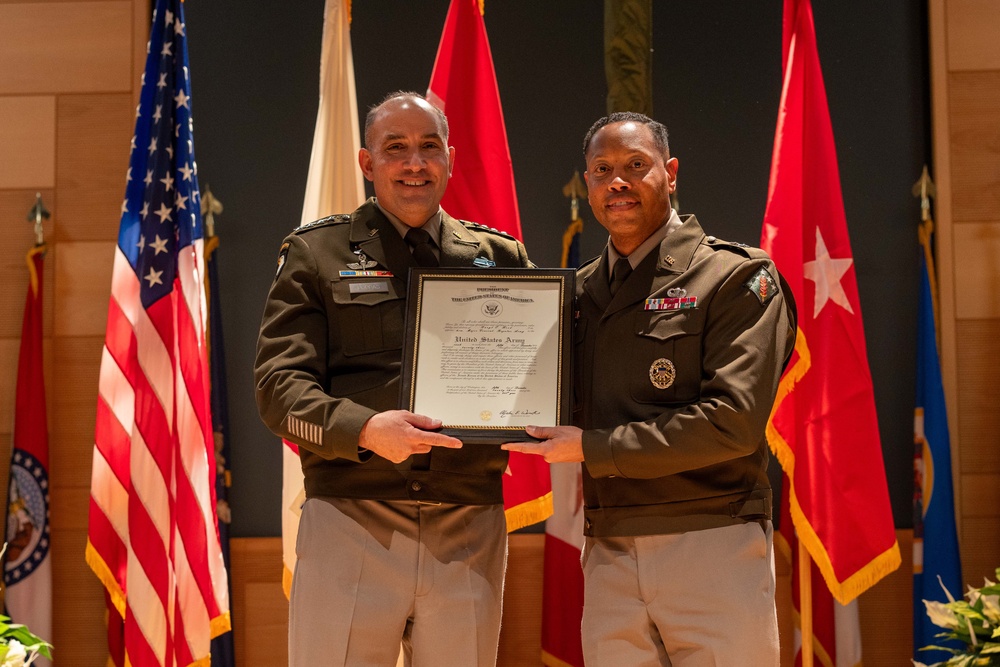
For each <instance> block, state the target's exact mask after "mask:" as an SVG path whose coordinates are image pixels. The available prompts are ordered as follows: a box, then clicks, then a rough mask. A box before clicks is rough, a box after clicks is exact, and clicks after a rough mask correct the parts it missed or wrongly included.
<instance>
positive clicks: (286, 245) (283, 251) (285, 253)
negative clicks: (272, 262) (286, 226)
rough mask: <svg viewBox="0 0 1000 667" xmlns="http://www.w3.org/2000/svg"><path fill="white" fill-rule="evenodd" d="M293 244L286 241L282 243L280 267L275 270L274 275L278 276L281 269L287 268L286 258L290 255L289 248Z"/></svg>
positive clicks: (279, 257)
mask: <svg viewBox="0 0 1000 667" xmlns="http://www.w3.org/2000/svg"><path fill="white" fill-rule="evenodd" d="M291 245H292V244H291V243H289V242H288V241H285V242H284V243H282V244H281V250H279V251H278V268H277V269H276V270H275V272H274V277H275V278H277V277H278V276H280V275H281V269H283V268H285V258H286V257H288V248H289V247H290V246H291Z"/></svg>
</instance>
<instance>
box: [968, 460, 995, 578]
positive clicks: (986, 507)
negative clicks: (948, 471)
mask: <svg viewBox="0 0 1000 667" xmlns="http://www.w3.org/2000/svg"><path fill="white" fill-rule="evenodd" d="M960 507H961V510H962V514H964V515H965V516H968V517H983V518H985V517H993V518H994V519H996V518H997V517H1000V473H990V474H976V473H965V474H963V475H962V502H961V505H960ZM996 560H997V566H998V567H1000V553H997V554H996Z"/></svg>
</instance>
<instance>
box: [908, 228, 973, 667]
mask: <svg viewBox="0 0 1000 667" xmlns="http://www.w3.org/2000/svg"><path fill="white" fill-rule="evenodd" d="M931 224H932V223H930V221H928V222H927V223H925V225H926V226H925V227H924V228H922V229H921V233H920V240H921V244H922V245H923V246H924V248H923V252H922V253H921V260H920V283H921V284H920V307H919V318H918V332H917V401H916V411H915V413H914V419H913V441H914V447H915V451H914V457H913V466H914V471H913V472H914V490H913V645H914V658H915V659H916V660H918V661H919V662H923V663H927V664H931V663H933V662H939V661H944V660H947V659H948V658H949V657H951V656H950V655H949V654H948V653H945V652H944V651H920V650H918V649H920V648H921V647H923V646H927V645H930V644H936V645H938V646H954V647H955V648H959V649H960V648H962V646H961V645H959V644H957V643H953V642H947V641H945V640H943V639H935V635H936V634H938V633H940V632H942V631H943V629H942V628H939V627H938V626H936V625H934V624H933V623H931V622H930V619H929V618H928V617H927V612H926V610H925V608H924V604H923V600H936V601H938V602H948V596H947V595H946V594H945V592H944V590H943V589H942V588H941V584H942V583H943V584H944V585H945V586H946V587H947V588H948V590H949V591H950V592H951V594H952V595H953V596H954V597H955V598H956V599H958V598H961V597H962V565H961V561H960V559H959V552H958V538H957V534H956V530H955V500H954V491H953V488H952V479H951V443H950V440H949V437H948V415H947V413H946V411H945V403H944V389H943V387H942V384H941V365H940V362H939V359H938V349H937V333H936V327H935V309H934V296H933V291H932V289H931V277H932V276H933V275H934V273H933V271H934V264H933V257H932V255H931V250H930V231H929V229H930V225H931ZM938 577H940V579H941V581H940V582H939V581H938Z"/></svg>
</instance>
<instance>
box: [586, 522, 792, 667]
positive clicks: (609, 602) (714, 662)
mask: <svg viewBox="0 0 1000 667" xmlns="http://www.w3.org/2000/svg"><path fill="white" fill-rule="evenodd" d="M772 537H773V533H772V527H771V523H770V522H768V523H767V528H766V530H764V529H762V528H761V525H760V524H757V523H747V524H742V525H737V526H726V527H724V528H712V529H708V530H700V531H693V532H689V533H681V534H679V535H649V536H643V537H618V538H589V537H588V538H587V540H586V543H585V545H584V551H583V555H582V560H583V573H584V581H585V584H584V605H583V655H584V660H585V662H586V664H587V666H588V667H616V666H618V665H622V666H625V665H627V666H628V667H654V666H655V667H661V666H666V667H734V666H736V665H738V666H739V667H776V666H777V665H778V661H779V658H778V621H777V613H776V609H775V603H774V553H773V550H772Z"/></svg>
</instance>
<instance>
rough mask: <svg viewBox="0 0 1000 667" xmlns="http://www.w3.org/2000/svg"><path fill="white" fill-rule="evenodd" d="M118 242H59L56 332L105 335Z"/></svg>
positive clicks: (67, 334) (56, 276) (57, 333)
mask: <svg viewBox="0 0 1000 667" xmlns="http://www.w3.org/2000/svg"><path fill="white" fill-rule="evenodd" d="M114 256H115V244H114V243H109V242H106V241H101V242H97V241H95V242H86V243H60V244H59V253H58V255H57V256H56V275H55V282H56V285H55V287H56V303H55V335H56V336H104V333H105V327H106V326H107V319H108V299H109V298H110V297H111V268H112V262H113V260H114Z"/></svg>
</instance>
